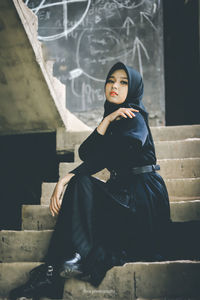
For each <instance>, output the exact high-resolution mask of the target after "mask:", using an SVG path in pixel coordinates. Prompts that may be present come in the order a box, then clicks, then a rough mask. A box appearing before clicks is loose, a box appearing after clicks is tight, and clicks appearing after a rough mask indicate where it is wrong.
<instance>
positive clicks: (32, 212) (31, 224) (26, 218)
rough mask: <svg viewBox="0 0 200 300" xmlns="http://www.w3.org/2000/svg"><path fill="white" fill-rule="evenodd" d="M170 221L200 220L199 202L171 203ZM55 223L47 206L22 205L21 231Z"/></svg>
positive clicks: (43, 227) (43, 228)
mask: <svg viewBox="0 0 200 300" xmlns="http://www.w3.org/2000/svg"><path fill="white" fill-rule="evenodd" d="M170 209H171V219H172V221H176V222H185V221H194V220H200V200H194V201H190V200H188V201H179V202H171V203H170ZM55 223H56V217H52V215H51V213H50V210H49V206H46V205H23V206H22V230H47V229H48V230H50V229H53V228H54V226H55Z"/></svg>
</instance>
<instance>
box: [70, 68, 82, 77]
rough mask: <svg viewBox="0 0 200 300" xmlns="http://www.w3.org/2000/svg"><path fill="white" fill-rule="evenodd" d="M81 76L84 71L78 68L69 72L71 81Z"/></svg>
mask: <svg viewBox="0 0 200 300" xmlns="http://www.w3.org/2000/svg"><path fill="white" fill-rule="evenodd" d="M81 74H83V70H81V69H79V68H76V69H74V70H72V71H70V72H69V79H70V80H71V79H75V78H77V77H79V76H80V75H81Z"/></svg>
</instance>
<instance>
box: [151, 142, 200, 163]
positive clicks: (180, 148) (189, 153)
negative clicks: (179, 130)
mask: <svg viewBox="0 0 200 300" xmlns="http://www.w3.org/2000/svg"><path fill="white" fill-rule="evenodd" d="M155 148H156V154H157V158H158V159H163V158H164V159H166V158H188V157H200V139H197V138H193V139H186V140H180V141H162V142H161V141H160V142H158V141H157V142H156V143H155Z"/></svg>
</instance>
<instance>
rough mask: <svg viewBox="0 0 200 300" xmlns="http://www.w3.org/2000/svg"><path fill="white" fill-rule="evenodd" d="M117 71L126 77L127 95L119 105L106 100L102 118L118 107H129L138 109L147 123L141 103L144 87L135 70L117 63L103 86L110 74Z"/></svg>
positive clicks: (146, 114) (109, 73)
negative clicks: (122, 72) (122, 71)
mask: <svg viewBox="0 0 200 300" xmlns="http://www.w3.org/2000/svg"><path fill="white" fill-rule="evenodd" d="M119 69H123V70H124V71H125V72H126V74H127V76H128V94H127V97H126V99H125V101H124V102H123V103H121V104H115V103H112V102H109V101H108V100H107V99H106V101H105V102H104V115H103V118H105V117H106V116H107V115H109V114H111V113H112V112H114V111H115V110H117V109H118V108H120V107H128V108H129V107H130V108H135V109H138V110H139V111H140V113H142V115H143V117H144V118H145V121H146V122H147V116H148V113H147V112H146V110H145V107H144V105H143V103H142V97H143V94H144V85H143V80H142V76H141V75H140V73H139V72H138V71H136V70H135V69H133V68H131V67H129V66H126V65H125V64H123V63H122V62H117V63H116V64H115V65H114V66H113V67H112V68H111V69H110V71H109V72H108V75H107V77H106V82H105V85H106V83H107V81H108V79H109V77H110V76H111V75H112V73H113V72H115V71H116V70H119Z"/></svg>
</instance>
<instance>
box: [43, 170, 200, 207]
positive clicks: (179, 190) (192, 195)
mask: <svg viewBox="0 0 200 300" xmlns="http://www.w3.org/2000/svg"><path fill="white" fill-rule="evenodd" d="M106 171H107V170H106V169H104V172H105V173H106ZM99 173H100V172H99ZM99 173H97V175H98V174H99ZM105 173H101V174H103V175H102V177H104V178H105ZM107 174H108V177H109V172H108V171H107ZM97 175H96V174H95V176H96V177H97ZM98 178H100V179H101V180H102V178H101V176H98ZM165 182H166V186H167V189H168V193H169V196H170V201H179V200H180V201H183V200H187V199H188V200H189V199H190V200H196V199H200V177H198V178H178V179H177V178H176V179H165ZM55 185H56V183H55V182H51V183H48V182H44V183H43V184H42V196H41V204H42V205H49V201H50V198H51V195H52V193H53V189H54V187H55Z"/></svg>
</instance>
